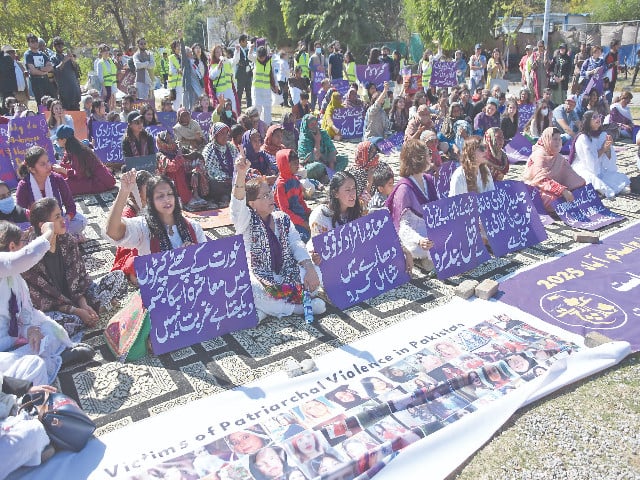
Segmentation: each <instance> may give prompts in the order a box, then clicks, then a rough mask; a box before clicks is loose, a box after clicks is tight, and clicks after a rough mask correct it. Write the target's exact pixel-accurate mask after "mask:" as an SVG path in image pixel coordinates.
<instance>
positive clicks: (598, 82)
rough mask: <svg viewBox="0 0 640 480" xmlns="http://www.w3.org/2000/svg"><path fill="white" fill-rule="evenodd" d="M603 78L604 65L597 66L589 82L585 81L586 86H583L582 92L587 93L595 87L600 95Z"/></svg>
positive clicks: (602, 87)
mask: <svg viewBox="0 0 640 480" xmlns="http://www.w3.org/2000/svg"><path fill="white" fill-rule="evenodd" d="M603 78H604V65H603V66H601V67H598V70H597V71H596V73H594V74H593V75H592V76H591V78H590V79H589V83H587V86H586V87H585V88H584V92H583V93H584V94H585V95H588V94H589V92H590V91H591V90H592V89H593V88H595V89H596V91H597V92H598V95H602V91H603V90H604V85H603V84H602V79H603Z"/></svg>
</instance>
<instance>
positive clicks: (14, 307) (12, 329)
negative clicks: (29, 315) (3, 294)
mask: <svg viewBox="0 0 640 480" xmlns="http://www.w3.org/2000/svg"><path fill="white" fill-rule="evenodd" d="M9 315H10V319H9V336H10V337H14V338H15V337H17V336H18V299H17V298H16V294H15V293H13V290H11V297H10V298H9Z"/></svg>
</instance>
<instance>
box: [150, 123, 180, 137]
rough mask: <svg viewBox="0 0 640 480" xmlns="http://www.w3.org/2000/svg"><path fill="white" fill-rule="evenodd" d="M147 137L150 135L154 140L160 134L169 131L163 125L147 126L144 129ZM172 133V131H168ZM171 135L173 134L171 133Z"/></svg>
mask: <svg viewBox="0 0 640 480" xmlns="http://www.w3.org/2000/svg"><path fill="white" fill-rule="evenodd" d="M144 129H145V130H146V131H147V133H148V134H149V135H151V136H152V137H153V138H154V139H155V138H156V137H157V136H158V134H159V133H160V132H166V131H167V130H169V129H168V128H167V127H166V126H165V125H149V126H148V127H145V128H144ZM169 131H171V132H172V130H169ZM172 133H173V132H172Z"/></svg>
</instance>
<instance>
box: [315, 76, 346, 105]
mask: <svg viewBox="0 0 640 480" xmlns="http://www.w3.org/2000/svg"><path fill="white" fill-rule="evenodd" d="M331 86H332V87H333V88H335V89H336V90H337V91H338V93H340V95H341V96H342V97H344V96H345V95H346V94H347V92H348V91H349V81H348V80H331ZM325 95H326V92H325V91H324V90H322V88H321V85H320V84H318V90H317V91H316V96H317V98H318V105H319V106H320V105H322V102H323V101H324V96H325Z"/></svg>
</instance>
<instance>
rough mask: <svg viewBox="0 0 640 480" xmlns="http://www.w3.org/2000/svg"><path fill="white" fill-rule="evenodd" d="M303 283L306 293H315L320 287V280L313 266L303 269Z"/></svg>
mask: <svg viewBox="0 0 640 480" xmlns="http://www.w3.org/2000/svg"><path fill="white" fill-rule="evenodd" d="M303 283H304V288H305V290H307V291H308V292H315V291H316V290H317V289H318V287H319V286H320V279H319V278H318V274H317V273H316V269H315V268H314V267H313V266H311V265H309V268H307V269H305V273H304V280H303Z"/></svg>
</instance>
